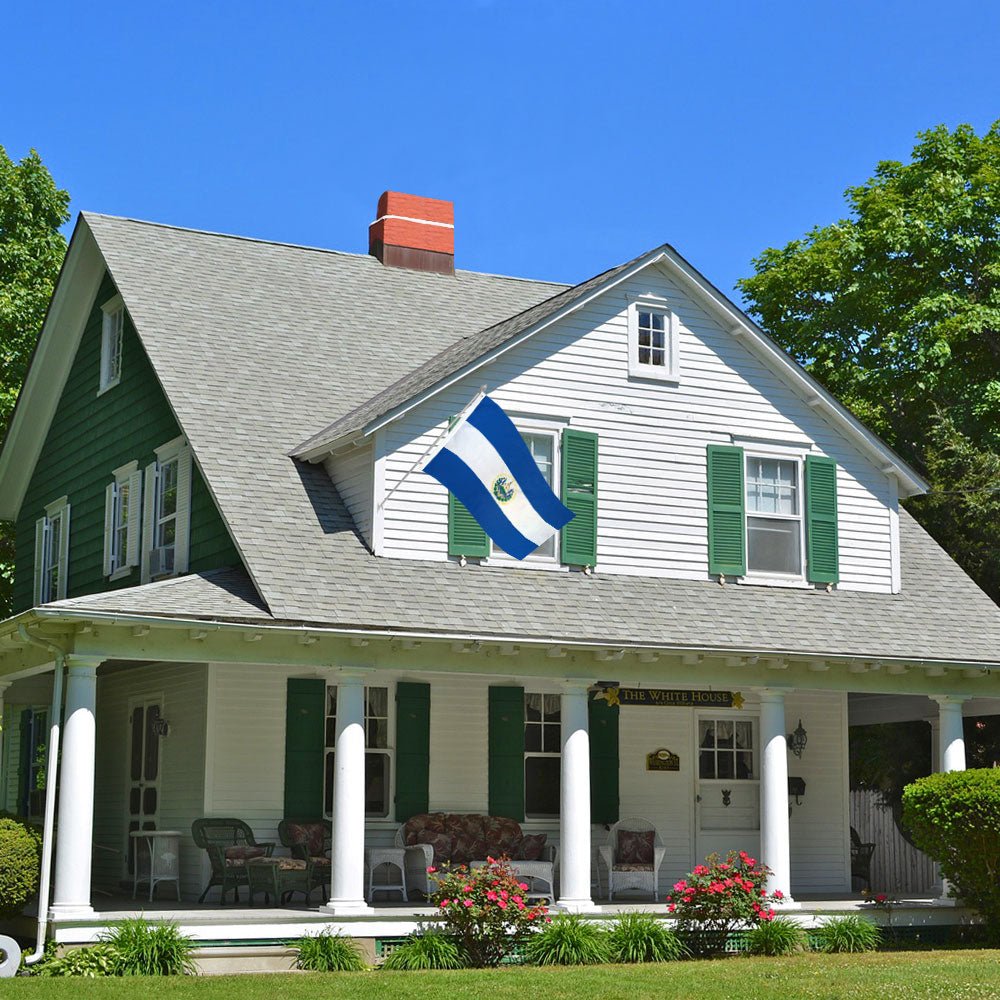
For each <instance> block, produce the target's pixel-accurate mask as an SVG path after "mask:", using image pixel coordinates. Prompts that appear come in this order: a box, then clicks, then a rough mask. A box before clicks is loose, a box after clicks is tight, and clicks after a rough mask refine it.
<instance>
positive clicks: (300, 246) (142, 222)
mask: <svg viewBox="0 0 1000 1000" xmlns="http://www.w3.org/2000/svg"><path fill="white" fill-rule="evenodd" d="M80 215H81V216H82V217H83V218H85V219H110V220H111V221H113V222H130V223H133V224H135V225H138V226H151V227H153V228H155V229H170V230H173V231H174V232H178V233H194V234H196V235H198V236H217V237H219V238H220V239H226V240H239V241H241V242H243V243H259V244H261V245H262V246H270V247H285V248H286V249H289V250H307V251H310V252H311V253H324V254H332V255H334V256H337V257H353V258H355V259H357V260H372V261H374V260H375V258H374V257H372V256H371V254H367V253H353V252H352V251H350V250H336V249H334V248H333V247H317V246H312V245H311V244H309V243H289V242H288V241H286V240H267V239H264V238H263V237H261V236H243V235H241V234H240V233H223V232H220V231H219V230H216V229H198V228H196V227H194V226H177V225H174V224H173V223H170V222H154V221H153V220H151V219H136V218H133V217H132V216H130V215H109V214H107V213H106V212H87V211H83V210H81V212H80ZM379 266H382V267H384V266H385V265H379ZM401 270H402V269H401ZM427 273H432V272H427ZM455 274H469V275H474V276H475V277H477V278H497V279H499V280H501V281H523V282H526V283H528V284H532V285H553V286H554V287H556V288H572V287H573V286H572V285H569V284H567V283H566V282H564V281H551V280H549V279H548V278H526V277H523V276H521V275H516V274H497V273H496V272H495V271H473V270H470V269H469V268H462V267H457V268H455ZM437 277H447V275H437Z"/></svg>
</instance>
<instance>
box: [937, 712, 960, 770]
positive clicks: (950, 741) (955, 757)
mask: <svg viewBox="0 0 1000 1000" xmlns="http://www.w3.org/2000/svg"><path fill="white" fill-rule="evenodd" d="M934 700H935V701H936V702H937V703H938V757H937V760H936V761H935V766H936V767H937V770H939V771H964V770H965V734H964V731H963V729H962V703H963V702H964V701H966V699H965V698H961V697H958V698H956V697H952V696H951V695H939V696H937V697H935V698H934Z"/></svg>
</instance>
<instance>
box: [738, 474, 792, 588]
mask: <svg viewBox="0 0 1000 1000" xmlns="http://www.w3.org/2000/svg"><path fill="white" fill-rule="evenodd" d="M744 463H745V469H744V472H745V483H744V502H745V512H746V559H747V562H746V569H747V573H748V574H760V575H762V576H773V577H795V578H799V577H801V576H802V575H803V572H804V560H805V544H804V538H803V532H804V519H803V516H802V463H801V461H800V460H799V459H797V458H788V457H779V456H775V455H746V456H745V457H744Z"/></svg>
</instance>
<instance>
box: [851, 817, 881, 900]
mask: <svg viewBox="0 0 1000 1000" xmlns="http://www.w3.org/2000/svg"><path fill="white" fill-rule="evenodd" d="M874 853H875V845H874V844H863V843H861V837H860V836H859V834H858V831H857V830H855V829H854V827H853V826H852V827H851V881H852V882H853V881H854V880H855V879H860V880H861V881H863V882H864V883H865V887H866V888H868V889H870V888H871V887H872V855H873V854H874Z"/></svg>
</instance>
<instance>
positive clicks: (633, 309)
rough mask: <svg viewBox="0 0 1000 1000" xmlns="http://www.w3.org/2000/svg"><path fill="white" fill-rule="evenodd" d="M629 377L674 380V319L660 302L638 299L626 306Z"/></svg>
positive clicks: (675, 343) (675, 372) (671, 313)
mask: <svg viewBox="0 0 1000 1000" xmlns="http://www.w3.org/2000/svg"><path fill="white" fill-rule="evenodd" d="M628 373H629V377H630V378H650V379H659V380H663V381H673V382H676V381H677V318H676V316H675V315H674V313H673V312H672V311H671V310H670V309H669V308H668V307H667V303H666V302H665V301H664V300H663V299H659V298H653V297H642V298H639V299H636V300H635V301H633V302H630V303H629V307H628Z"/></svg>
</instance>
